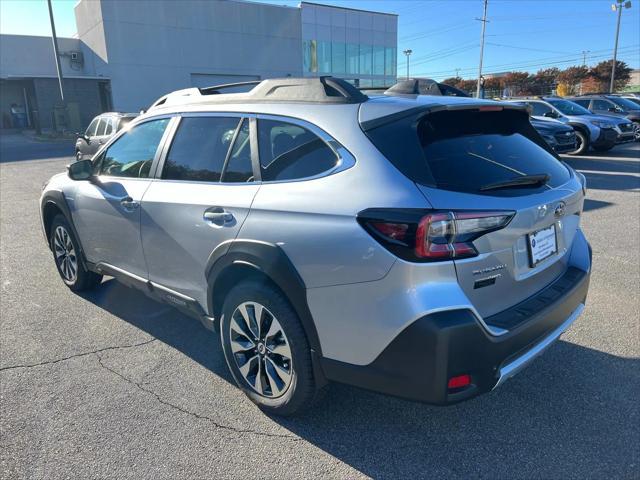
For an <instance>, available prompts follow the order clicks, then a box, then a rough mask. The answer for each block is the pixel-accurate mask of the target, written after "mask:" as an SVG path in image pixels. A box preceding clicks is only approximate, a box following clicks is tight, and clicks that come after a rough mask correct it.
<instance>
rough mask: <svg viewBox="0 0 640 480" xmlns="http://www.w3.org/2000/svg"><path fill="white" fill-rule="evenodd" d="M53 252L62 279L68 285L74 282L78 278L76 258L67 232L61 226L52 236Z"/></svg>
mask: <svg viewBox="0 0 640 480" xmlns="http://www.w3.org/2000/svg"><path fill="white" fill-rule="evenodd" d="M53 250H54V255H55V258H56V263H57V264H58V268H59V269H60V273H62V277H63V278H64V279H65V280H66V281H67V282H69V283H73V282H75V281H76V278H77V277H78V257H77V256H76V250H75V248H73V242H72V241H71V236H70V235H69V232H67V229H66V228H64V227H63V226H61V225H58V226H57V227H56V230H55V232H54V234H53Z"/></svg>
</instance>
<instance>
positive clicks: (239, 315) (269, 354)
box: [228, 302, 293, 398]
mask: <svg viewBox="0 0 640 480" xmlns="http://www.w3.org/2000/svg"><path fill="white" fill-rule="evenodd" d="M228 334H229V340H230V343H231V352H232V354H233V358H234V360H235V362H236V365H237V367H238V370H239V371H240V374H241V375H242V377H243V378H244V380H245V382H246V383H247V384H248V385H249V386H250V387H251V388H252V389H253V390H254V391H256V392H257V393H258V394H260V395H262V396H264V397H267V398H276V397H280V396H281V395H283V394H284V393H285V392H286V391H287V389H288V388H289V386H290V385H291V380H292V374H293V362H292V358H291V347H290V345H289V340H288V339H287V336H286V334H285V332H284V330H283V328H282V326H281V325H280V322H278V319H277V318H276V317H275V316H274V315H273V314H272V313H271V312H270V311H269V310H268V309H267V308H266V307H265V306H263V305H261V304H259V303H257V302H244V303H241V304H240V305H238V307H237V308H236V309H235V311H234V312H233V315H232V316H231V321H230V322H229V332H228Z"/></svg>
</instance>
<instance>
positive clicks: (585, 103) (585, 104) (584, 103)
mask: <svg viewBox="0 0 640 480" xmlns="http://www.w3.org/2000/svg"><path fill="white" fill-rule="evenodd" d="M571 101H572V102H573V103H577V104H578V105H580V106H581V107H584V108H586V109H588V108H589V102H590V100H589V99H586V100H584V99H583V100H580V99H576V100H571Z"/></svg>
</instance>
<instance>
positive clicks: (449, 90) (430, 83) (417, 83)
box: [384, 78, 471, 97]
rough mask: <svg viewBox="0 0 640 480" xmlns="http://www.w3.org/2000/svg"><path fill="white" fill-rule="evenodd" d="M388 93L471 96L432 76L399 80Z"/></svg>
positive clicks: (386, 92)
mask: <svg viewBox="0 0 640 480" xmlns="http://www.w3.org/2000/svg"><path fill="white" fill-rule="evenodd" d="M384 93H385V94H387V95H393V94H396V95H444V96H447V97H471V95H469V94H468V93H467V92H464V91H462V90H460V89H459V88H456V87H452V86H451V85H445V84H444V83H439V82H436V81H435V80H431V79H430V78H409V79H407V80H399V81H398V82H397V83H396V84H395V85H394V86H392V87H391V88H389V89H387V90H386V91H385V92H384Z"/></svg>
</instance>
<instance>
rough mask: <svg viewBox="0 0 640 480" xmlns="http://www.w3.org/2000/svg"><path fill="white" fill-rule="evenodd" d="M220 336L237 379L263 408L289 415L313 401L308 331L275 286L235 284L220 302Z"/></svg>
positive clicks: (276, 413) (246, 283) (230, 368)
mask: <svg viewBox="0 0 640 480" xmlns="http://www.w3.org/2000/svg"><path fill="white" fill-rule="evenodd" d="M220 336H221V342H222V349H223V351H224V356H225V359H226V361H227V365H228V367H229V370H230V371H231V374H232V375H233V378H234V379H235V381H236V384H237V385H238V387H240V389H241V390H242V391H243V392H244V393H245V394H246V395H247V396H248V397H249V398H250V399H251V401H253V402H254V403H255V404H256V405H258V407H260V408H261V409H262V410H264V411H265V412H267V413H272V414H275V415H283V416H287V415H293V414H295V413H298V412H299V411H301V410H303V409H304V408H306V407H308V406H309V405H310V404H311V403H312V401H313V399H314V397H315V394H316V386H315V381H314V378H313V368H312V364H311V352H310V349H309V344H308V341H307V337H306V335H305V333H304V329H303V328H302V325H301V323H300V320H299V319H298V316H297V314H296V312H295V311H294V310H293V308H292V307H291V305H290V304H289V302H288V300H287V299H286V297H285V296H284V295H283V294H282V292H280V291H279V290H278V289H277V288H275V287H274V286H272V285H270V284H265V283H263V282H256V281H250V282H244V283H241V284H238V285H237V286H235V287H234V288H233V289H232V290H231V292H229V294H228V295H227V298H226V299H225V302H224V305H223V308H222V318H221V322H220Z"/></svg>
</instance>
